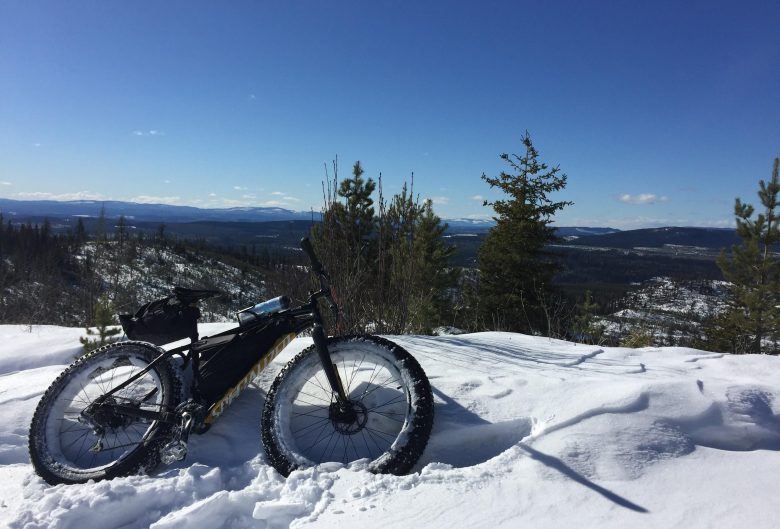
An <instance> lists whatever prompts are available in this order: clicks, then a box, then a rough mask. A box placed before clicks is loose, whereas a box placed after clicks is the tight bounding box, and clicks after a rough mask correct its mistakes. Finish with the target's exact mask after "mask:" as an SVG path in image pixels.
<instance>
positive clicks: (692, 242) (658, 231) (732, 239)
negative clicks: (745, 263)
mask: <svg viewBox="0 0 780 529" xmlns="http://www.w3.org/2000/svg"><path fill="white" fill-rule="evenodd" d="M739 242H740V239H739V237H737V233H736V230H734V229H729V228H683V227H666V228H645V229H640V230H627V231H615V232H613V233H604V234H601V235H590V236H583V237H578V238H576V239H571V240H569V242H568V243H567V244H571V245H577V246H596V247H600V248H623V249H631V248H662V247H673V246H695V247H699V248H709V249H721V248H731V246H732V245H734V244H739Z"/></svg>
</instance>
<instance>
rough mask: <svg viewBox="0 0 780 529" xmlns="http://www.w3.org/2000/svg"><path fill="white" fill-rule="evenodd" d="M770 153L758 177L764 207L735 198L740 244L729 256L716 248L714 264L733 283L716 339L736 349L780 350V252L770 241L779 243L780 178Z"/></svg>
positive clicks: (742, 350)
mask: <svg viewBox="0 0 780 529" xmlns="http://www.w3.org/2000/svg"><path fill="white" fill-rule="evenodd" d="M779 164H780V159H778V158H775V161H774V167H773V170H772V178H771V180H770V181H769V183H766V182H764V181H763V180H761V181H760V182H759V192H758V197H759V199H760V200H761V205H762V206H763V207H764V212H763V213H759V214H758V215H757V216H756V218H755V219H753V213H754V212H755V209H754V208H753V206H752V205H750V204H743V203H742V201H741V200H740V199H739V198H737V199H736V202H735V204H734V215H735V216H736V222H737V235H739V237H740V238H741V239H742V244H741V245H739V246H733V247H732V249H731V254H732V255H731V258H729V257H728V256H727V255H726V253H725V252H721V255H720V257H719V258H718V266H719V267H720V269H721V271H722V272H723V276H724V277H725V278H726V280H728V281H730V282H731V283H732V287H731V293H730V299H729V310H728V311H727V312H726V313H725V314H724V315H723V316H721V317H720V318H719V319H718V321H717V327H718V330H717V331H716V336H715V340H716V341H718V342H720V344H722V345H724V346H728V348H730V350H731V351H732V352H737V353H743V352H744V353H772V354H778V353H780V349H778V340H780V258H778V257H777V255H776V254H774V253H773V247H775V249H776V245H777V244H779V243H780V211H778V205H780V204H779V203H778V199H780V181H778V165H779Z"/></svg>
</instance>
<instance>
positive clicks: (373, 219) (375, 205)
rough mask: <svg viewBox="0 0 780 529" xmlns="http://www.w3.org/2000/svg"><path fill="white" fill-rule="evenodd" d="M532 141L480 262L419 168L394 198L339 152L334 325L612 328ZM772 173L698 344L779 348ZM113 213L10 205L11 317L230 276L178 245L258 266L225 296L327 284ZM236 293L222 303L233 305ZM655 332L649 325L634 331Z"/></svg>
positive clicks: (332, 186)
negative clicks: (27, 210) (457, 262)
mask: <svg viewBox="0 0 780 529" xmlns="http://www.w3.org/2000/svg"><path fill="white" fill-rule="evenodd" d="M522 146H523V149H522V151H521V153H520V154H501V155H500V158H501V159H502V160H503V161H504V162H505V163H506V164H507V169H506V170H505V171H501V172H500V173H499V174H498V175H497V176H487V175H485V174H483V175H482V179H483V180H484V181H485V182H486V183H487V184H488V185H489V186H490V188H492V189H496V190H498V191H499V192H500V193H501V197H500V198H499V199H496V200H494V201H492V202H487V201H486V202H485V206H489V207H491V208H492V210H493V212H494V219H495V221H496V225H495V226H494V227H493V228H492V229H491V230H490V232H489V233H488V234H487V236H486V237H485V240H484V242H483V244H482V245H481V246H480V248H479V251H478V258H477V265H476V267H473V268H461V267H457V266H454V265H453V264H452V262H451V261H452V259H451V258H452V256H453V253H454V251H455V248H454V246H452V245H450V244H448V243H447V242H446V239H445V238H443V234H444V232H445V230H446V228H447V226H446V224H445V223H444V222H443V221H442V220H441V218H440V217H438V216H437V215H436V213H435V212H434V209H433V204H432V202H431V201H430V200H422V199H421V198H420V196H419V194H418V195H415V191H414V176H413V175H412V177H411V180H410V182H408V183H405V184H404V185H403V187H402V189H401V191H400V192H398V193H396V194H395V195H393V196H391V197H389V198H387V197H385V195H384V191H383V188H382V175H381V173H380V174H379V176H378V178H377V179H376V180H374V179H373V178H371V177H366V176H365V172H364V169H363V166H362V164H361V163H360V162H359V161H358V162H355V163H354V165H353V166H352V171H351V175H350V176H348V177H347V178H344V179H343V180H341V179H339V175H338V163H337V162H334V163H333V175H332V177H330V176H327V178H326V182H324V183H323V203H324V205H323V211H322V221H321V222H319V223H314V224H313V226H312V232H311V236H312V240H313V243H314V246H315V249H316V251H317V253H318V254H319V255H320V256H321V259H322V261H323V263H324V264H325V266H326V268H327V269H328V270H329V271H330V272H331V276H332V282H333V287H334V291H335V293H336V295H337V296H338V300H339V302H340V304H341V306H342V308H343V311H342V313H341V315H340V317H339V318H338V319H337V320H334V321H332V322H331V323H332V324H333V327H332V328H333V329H334V330H335V331H336V332H339V333H361V332H373V333H387V334H400V333H431V332H434V330H435V329H436V328H438V327H442V326H451V327H455V328H460V329H463V330H468V331H482V330H505V331H515V332H523V333H528V334H535V335H544V336H551V337H558V338H569V339H575V340H580V341H599V340H602V339H603V335H602V334H601V333H600V331H599V327H598V325H597V323H596V320H595V314H596V313H597V312H598V311H599V307H598V304H597V303H596V302H595V301H594V299H599V298H602V299H603V298H604V296H602V295H600V293H599V292H594V293H591V292H586V294H585V295H584V296H583V297H581V298H579V299H578V300H576V302H573V301H572V298H571V296H570V295H568V296H567V295H566V293H565V292H563V291H562V290H561V289H559V288H558V287H556V284H555V282H554V279H555V276H556V274H557V273H558V272H559V271H560V268H561V260H560V257H559V256H556V255H554V254H552V253H551V252H550V250H549V246H550V244H551V243H553V242H556V240H557V239H556V236H555V231H554V229H553V227H552V224H553V222H554V220H555V215H556V213H558V212H559V211H561V210H562V209H564V208H565V207H567V206H569V205H570V204H571V202H569V201H565V200H555V199H554V198H553V195H554V194H555V193H557V192H559V191H562V190H563V189H564V188H565V186H566V183H567V176H566V175H565V174H564V173H562V172H561V170H560V168H559V167H557V166H554V167H551V166H548V165H547V164H546V163H544V162H542V161H540V157H539V152H538V151H537V149H536V148H535V147H534V145H533V143H532V141H531V138H530V136H529V135H528V133H526V134H525V135H524V136H523V137H522ZM759 187H760V189H759V199H760V204H761V206H759V208H760V209H761V210H760V211H757V210H756V208H754V207H753V206H752V205H749V204H745V203H743V202H742V201H741V200H740V199H737V200H736V204H735V209H734V212H735V217H736V223H737V233H738V235H739V237H740V238H741V240H742V243H741V244H740V245H737V246H735V247H734V248H732V249H731V252H730V254H729V253H726V252H725V251H724V253H723V254H722V255H721V257H720V258H719V259H718V262H717V264H718V266H719V268H720V270H721V271H722V273H723V275H724V277H725V278H726V279H727V280H728V281H730V283H731V288H730V295H729V305H728V310H727V311H725V312H723V313H721V314H717V315H714V316H712V317H711V318H708V319H707V320H706V321H704V322H697V325H698V324H699V323H701V325H700V326H701V333H700V335H699V337H698V339H697V341H696V343H693V344H692V345H695V346H698V347H702V348H708V349H712V350H720V351H728V352H735V353H773V354H777V353H778V352H780V349H779V348H778V342H779V341H780V259H778V255H777V253H776V252H773V248H777V245H778V244H779V243H780V228H779V227H778V225H779V224H780V213H779V212H778V211H777V207H778V194H779V193H780V183H779V182H778V160H777V159H775V161H774V166H773V171H772V177H771V178H770V180H769V181H768V182H765V181H763V180H762V181H760V184H759ZM112 222H116V224H115V225H114V226H113V229H109V228H108V227H107V224H108V220H107V219H106V218H105V214H104V212H103V211H101V214H100V216H99V217H98V222H97V229H96V232H95V233H93V234H92V235H91V236H88V235H87V233H86V230H85V229H84V225H83V223H82V221H81V219H79V220H78V222H77V224H76V227H75V229H74V230H72V231H71V232H69V233H67V234H54V233H53V232H52V229H51V225H50V224H49V222H48V221H44V222H43V223H42V224H41V225H32V224H30V223H27V224H22V225H18V226H15V225H14V224H13V223H12V222H11V221H10V220H9V221H7V222H5V221H4V220H3V218H2V215H0V289H2V293H3V294H2V302H0V321H3V322H25V323H26V322H35V323H58V324H66V325H74V324H75V325H92V324H94V323H95V315H96V314H97V313H98V312H100V311H103V312H102V313H105V310H104V307H98V305H99V300H100V299H101V296H104V297H105V298H106V299H108V300H110V302H111V304H112V308H113V309H115V310H121V309H125V310H127V309H128V308H130V307H135V306H138V305H140V304H141V303H143V302H146V301H149V300H148V299H143V300H141V299H138V292H137V288H135V285H137V284H138V282H139V281H141V278H143V279H144V280H147V281H148V280H149V278H150V277H155V275H159V276H162V277H161V278H160V279H165V280H167V281H168V282H169V283H170V282H179V283H182V282H185V283H186V282H187V281H189V282H190V284H192V285H193V286H198V287H206V288H207V287H209V286H216V287H217V288H218V285H208V284H203V281H209V278H208V277H206V278H204V277H202V276H198V277H195V276H194V275H193V274H189V275H188V272H187V267H186V266H184V267H179V268H178V269H177V270H173V269H172V268H171V266H170V263H167V266H166V260H169V254H168V253H166V252H173V253H174V254H177V255H182V256H184V257H185V258H186V259H190V260H191V261H192V262H194V260H195V259H196V258H200V257H198V256H203V255H208V254H211V255H213V256H214V258H215V259H219V260H221V261H224V262H228V263H232V264H233V265H235V267H237V268H238V269H239V270H240V271H241V275H242V276H243V275H247V277H246V278H245V280H244V282H243V283H242V284H243V285H245V286H241V287H239V288H238V293H233V294H232V298H233V299H232V300H230V302H229V303H227V304H226V305H225V307H227V306H228V305H231V303H232V305H231V306H235V308H240V306H241V304H242V303H247V304H248V303H249V302H250V301H256V299H254V300H251V299H249V295H250V290H251V286H250V284H257V283H260V284H261V285H262V290H263V292H265V294H266V295H268V296H269V297H272V296H274V295H280V294H287V295H292V296H293V297H294V298H296V300H298V301H302V300H304V299H305V298H306V296H307V291H308V290H309V289H311V288H314V287H315V285H313V284H312V282H311V278H310V277H309V274H308V272H307V270H306V268H305V264H306V263H305V262H304V260H303V258H302V256H297V257H295V256H290V255H285V254H281V253H280V254H273V253H271V252H269V250H268V249H267V248H263V249H261V251H260V252H257V251H256V249H255V248H254V247H253V248H251V249H249V248H247V247H246V246H244V247H239V248H219V249H216V248H214V247H211V246H208V245H207V244H205V242H203V241H185V240H176V239H171V238H169V237H167V236H166V233H165V225H162V224H161V225H160V227H159V229H158V230H157V232H156V233H155V234H154V235H144V234H143V233H140V232H139V233H138V234H136V235H132V234H131V232H130V230H129V227H128V226H127V223H126V221H125V219H124V218H123V217H120V218H119V219H118V221H112ZM150 250H151V251H150ZM215 262H216V261H215ZM250 276H251V277H250ZM158 283H160V284H162V283H165V281H162V280H161V281H158ZM234 290H235V289H234ZM256 293H257V292H256V291H252V292H251V295H256ZM607 299H610V300H612V299H614V297H613V296H612V295H611V294H610V295H608V296H607ZM609 303H613V301H609ZM225 307H223V309H224V310H223V309H219V310H223V311H224V312H227V309H226V308H225ZM669 334H671V333H669ZM652 341H653V337H652V336H649V335H648V334H647V333H644V332H643V331H641V330H640V331H637V332H635V333H632V336H630V337H629V340H628V341H627V345H646V344H649V343H651V342H652Z"/></svg>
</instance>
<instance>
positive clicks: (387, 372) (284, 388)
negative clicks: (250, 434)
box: [262, 336, 433, 476]
mask: <svg viewBox="0 0 780 529" xmlns="http://www.w3.org/2000/svg"><path fill="white" fill-rule="evenodd" d="M327 343H328V350H329V352H330V356H331V361H332V362H333V364H334V365H335V366H336V368H337V371H338V374H339V377H340V378H341V382H342V385H343V387H344V390H345V392H346V393H347V397H348V403H346V404H345V403H338V402H337V401H336V398H335V395H334V394H333V392H332V391H331V389H330V386H329V384H328V381H327V378H326V377H325V374H324V372H323V370H322V365H321V364H320V359H319V355H318V354H317V351H316V349H315V346H311V347H309V348H307V349H305V350H304V351H302V352H301V353H299V354H298V355H297V356H296V357H295V358H294V359H293V360H291V361H290V363H289V364H287V366H285V368H284V369H283V370H282V372H281V373H279V375H278V376H277V378H276V380H275V381H274V383H273V385H272V386H271V389H270V390H269V392H268V396H267V398H266V403H265V409H264V411H263V426H262V435H263V444H264V445H265V450H266V453H267V455H268V457H269V460H270V462H271V464H272V465H273V466H274V467H275V468H276V469H277V470H278V471H279V472H280V473H281V474H283V475H285V476H287V475H289V473H290V472H292V471H293V470H295V469H296V468H299V467H307V466H313V465H316V464H319V463H323V462H326V461H337V462H341V463H344V464H347V463H350V462H352V461H357V460H361V459H365V460H367V461H368V469H369V470H371V471H372V472H381V473H392V474H404V473H406V472H408V471H409V470H410V469H411V468H412V466H414V464H415V463H416V462H417V460H418V459H419V457H420V456H421V455H422V452H423V450H424V449H425V445H426V444H427V442H428V437H429V436H430V432H431V427H432V425H433V396H432V394H431V387H430V383H429V382H428V378H427V377H426V376H425V372H424V371H423V370H422V368H421V367H420V365H419V364H418V363H417V361H416V360H415V359H414V358H413V357H412V356H411V355H410V354H409V353H408V352H407V351H406V350H405V349H403V348H402V347H400V346H398V345H397V344H394V343H393V342H390V341H389V340H385V339H383V338H379V337H375V336H360V337H346V338H330V339H328V342H327Z"/></svg>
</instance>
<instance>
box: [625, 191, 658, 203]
mask: <svg viewBox="0 0 780 529" xmlns="http://www.w3.org/2000/svg"><path fill="white" fill-rule="evenodd" d="M617 199H618V200H619V201H621V202H623V203H625V204H655V203H656V202H667V201H668V200H669V197H667V196H665V195H662V196H660V197H659V196H658V195H656V194H655V193H639V194H638V195H630V194H628V193H623V194H622V195H619V196H618V197H617Z"/></svg>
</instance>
